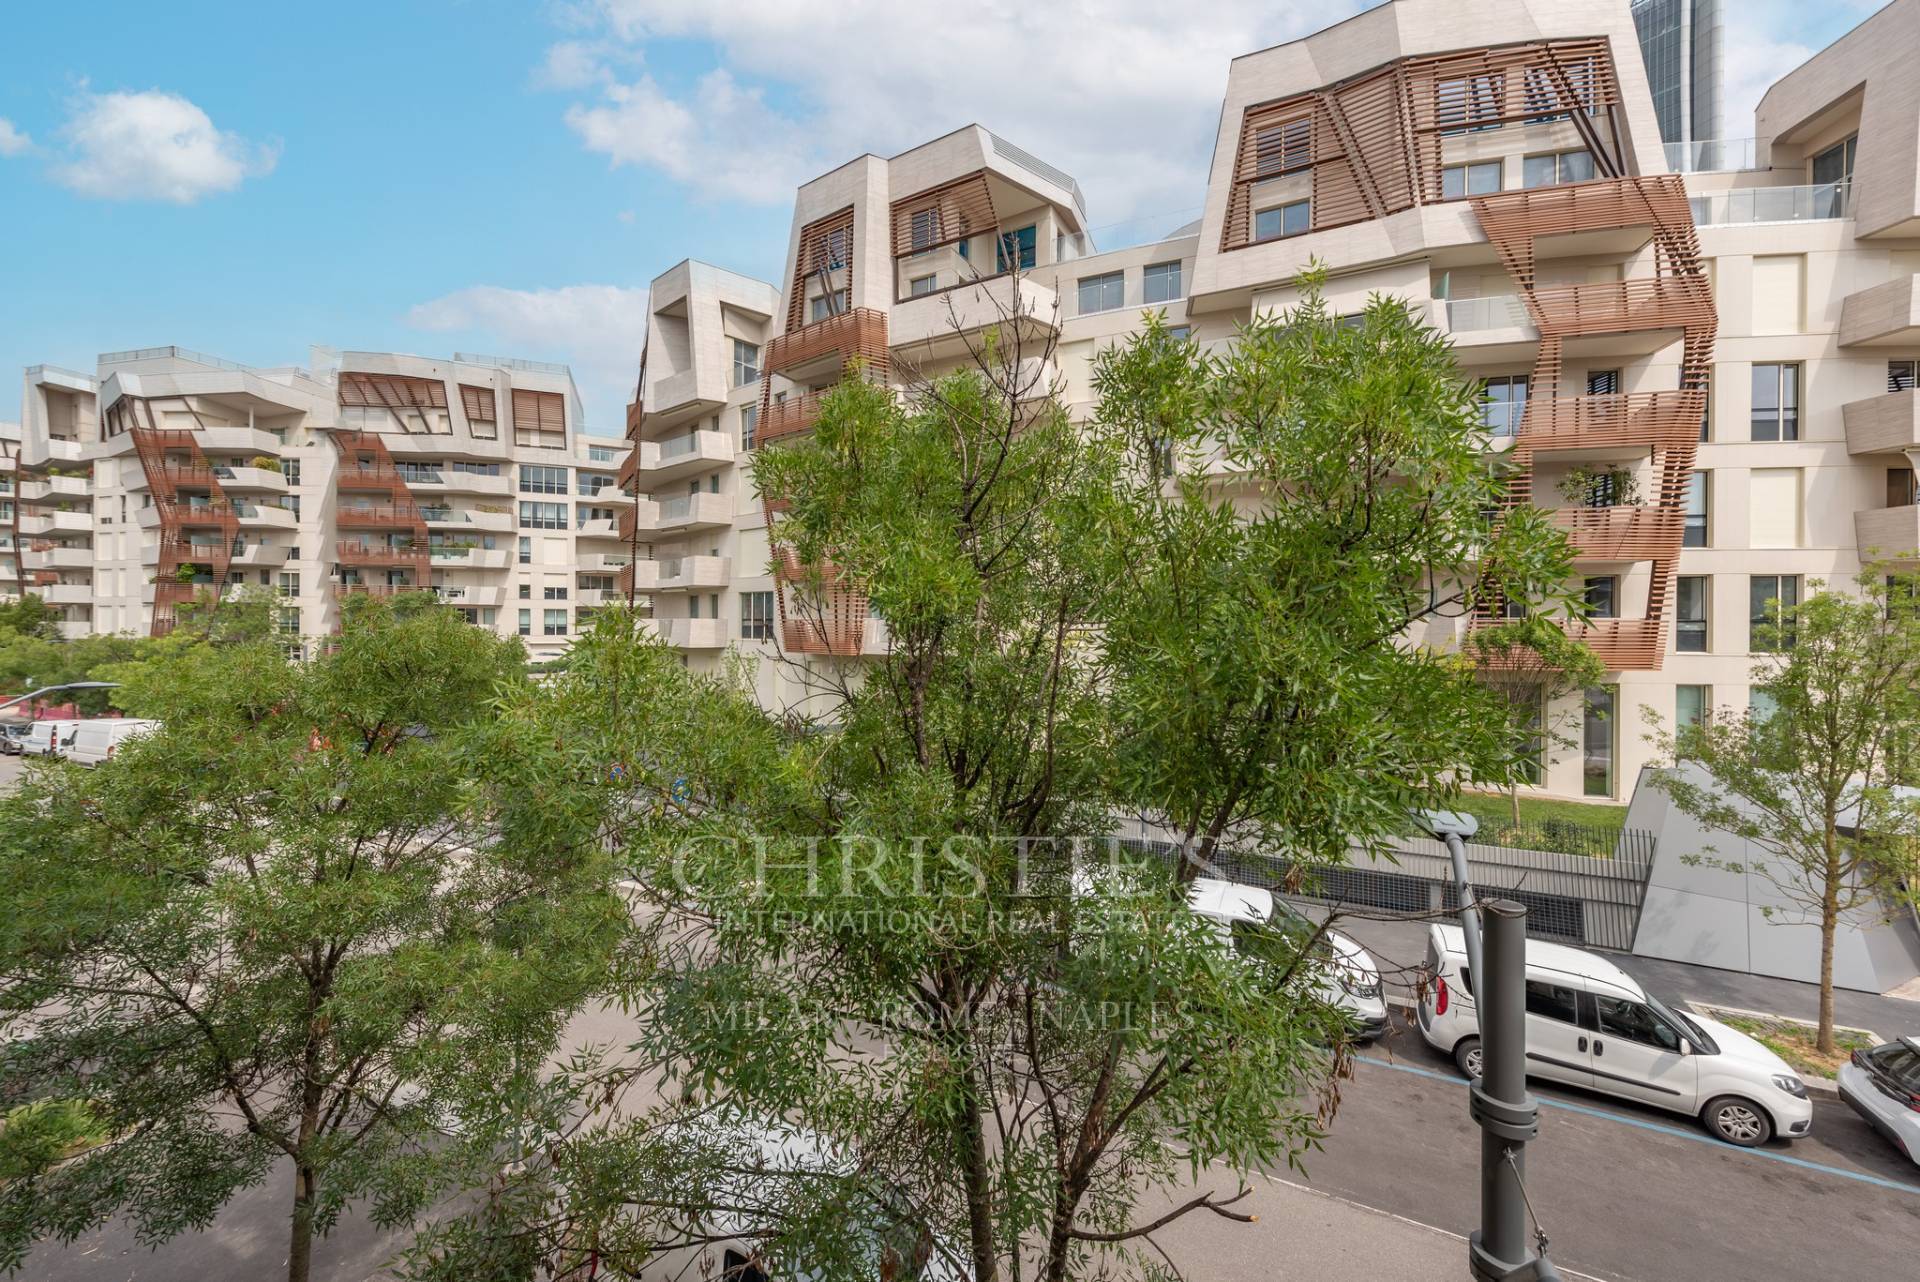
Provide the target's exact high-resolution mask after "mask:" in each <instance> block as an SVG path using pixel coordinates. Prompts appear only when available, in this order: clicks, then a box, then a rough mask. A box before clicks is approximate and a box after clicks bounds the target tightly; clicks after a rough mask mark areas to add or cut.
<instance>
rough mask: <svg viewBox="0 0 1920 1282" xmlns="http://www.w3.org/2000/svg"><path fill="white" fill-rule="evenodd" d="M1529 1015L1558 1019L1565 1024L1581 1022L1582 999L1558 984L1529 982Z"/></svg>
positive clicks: (1538, 981) (1531, 980)
mask: <svg viewBox="0 0 1920 1282" xmlns="http://www.w3.org/2000/svg"><path fill="white" fill-rule="evenodd" d="M1527 1014H1529V1015H1538V1016H1539V1017H1540V1018H1542V1019H1557V1020H1559V1021H1560V1022H1561V1023H1563V1024H1577V1023H1579V1022H1580V999H1579V997H1578V996H1576V995H1575V993H1574V990H1573V989H1571V988H1562V987H1561V986H1560V985H1558V984H1547V983H1542V982H1541V981H1540V980H1537V979H1529V980H1528V981H1527Z"/></svg>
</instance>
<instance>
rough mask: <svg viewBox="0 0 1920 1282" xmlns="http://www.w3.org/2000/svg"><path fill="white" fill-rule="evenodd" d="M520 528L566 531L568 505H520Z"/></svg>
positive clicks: (523, 503) (522, 503) (526, 503)
mask: <svg viewBox="0 0 1920 1282" xmlns="http://www.w3.org/2000/svg"><path fill="white" fill-rule="evenodd" d="M520 528H521V529H523V530H564V529H566V528H567V505H566V504H564V503H528V502H525V501H524V500H523V501H522V502H521V504H520Z"/></svg>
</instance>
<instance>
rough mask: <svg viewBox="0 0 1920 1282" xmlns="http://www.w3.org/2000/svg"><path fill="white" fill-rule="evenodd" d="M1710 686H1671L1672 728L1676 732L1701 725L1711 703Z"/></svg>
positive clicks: (1704, 720)
mask: <svg viewBox="0 0 1920 1282" xmlns="http://www.w3.org/2000/svg"><path fill="white" fill-rule="evenodd" d="M1712 689H1713V688H1712V687H1711V686H1675V687H1674V688H1673V728H1674V731H1675V732H1676V733H1678V732H1679V731H1682V730H1687V729H1691V728H1692V727H1694V726H1698V725H1703V724H1705V722H1706V719H1707V711H1708V709H1709V708H1711V707H1712V706H1713V705H1712Z"/></svg>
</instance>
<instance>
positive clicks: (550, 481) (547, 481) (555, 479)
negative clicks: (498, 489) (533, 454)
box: [520, 464, 567, 494]
mask: <svg viewBox="0 0 1920 1282" xmlns="http://www.w3.org/2000/svg"><path fill="white" fill-rule="evenodd" d="M520 492H521V493H522V494H565V493H566V492H567V469H566V468H564V467H535V466H533V465H531V464H523V465H522V466H521V468H520Z"/></svg>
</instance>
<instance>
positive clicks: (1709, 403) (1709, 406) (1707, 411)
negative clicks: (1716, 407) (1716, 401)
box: [1700, 385, 1713, 445]
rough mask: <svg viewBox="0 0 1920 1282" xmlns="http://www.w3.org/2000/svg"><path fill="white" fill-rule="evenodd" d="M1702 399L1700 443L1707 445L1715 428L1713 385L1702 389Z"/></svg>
mask: <svg viewBox="0 0 1920 1282" xmlns="http://www.w3.org/2000/svg"><path fill="white" fill-rule="evenodd" d="M1701 390H1702V393H1703V394H1702V395H1701V397H1700V441H1701V444H1703V445H1704V444H1705V443H1706V441H1707V437H1708V433H1709V432H1710V431H1711V430H1712V428H1713V388H1712V386H1711V385H1708V386H1707V387H1705V388H1703V389H1701Z"/></svg>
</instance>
